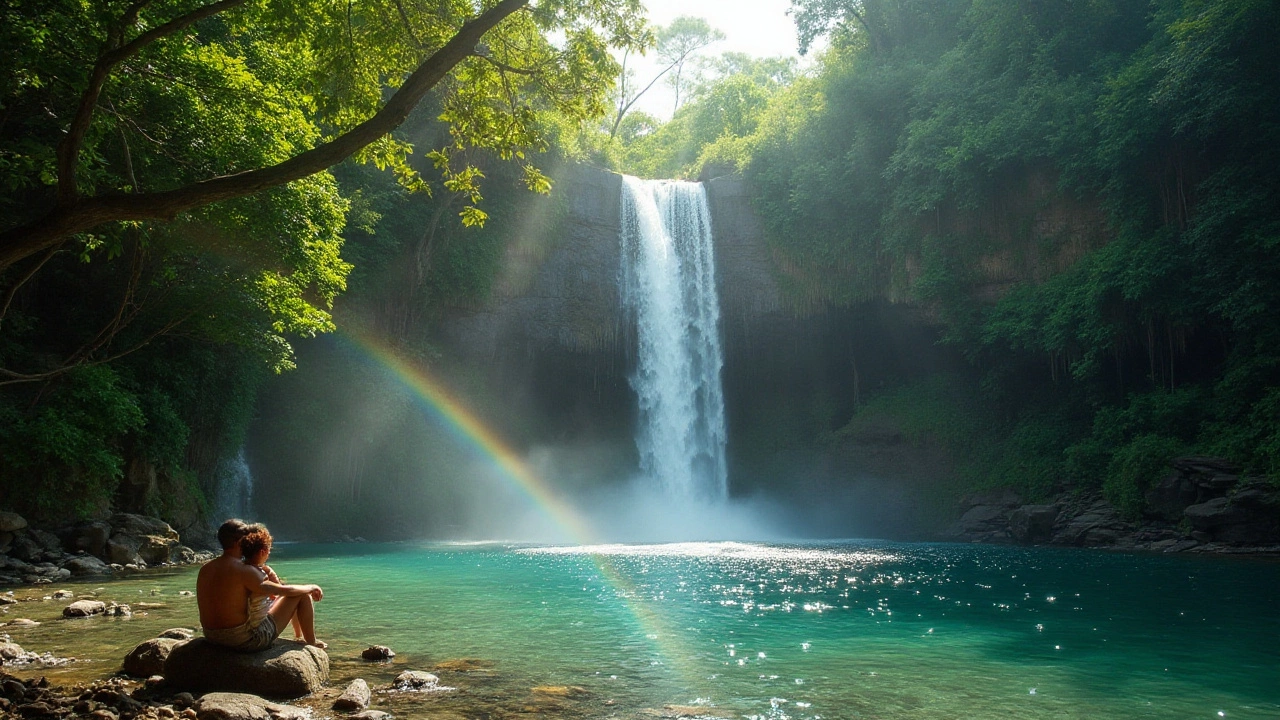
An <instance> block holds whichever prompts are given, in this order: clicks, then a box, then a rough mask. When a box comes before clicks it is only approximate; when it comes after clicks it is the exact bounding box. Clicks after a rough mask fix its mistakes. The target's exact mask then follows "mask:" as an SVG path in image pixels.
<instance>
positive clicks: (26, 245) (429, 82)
mask: <svg viewBox="0 0 1280 720" xmlns="http://www.w3.org/2000/svg"><path fill="white" fill-rule="evenodd" d="M235 2H243V0H223V2H221V3H215V4H214V5H211V6H207V7H208V8H212V7H215V6H219V5H223V4H224V3H226V4H230V3H235ZM528 3H529V0H502V2H499V3H498V4H497V5H494V6H493V7H491V8H489V9H488V10H486V11H485V12H484V13H482V14H481V15H479V16H478V17H476V18H475V19H473V20H471V21H470V22H467V23H466V24H464V25H463V26H462V27H461V28H460V29H459V30H458V32H457V34H455V35H454V36H453V37H452V38H450V39H449V42H447V43H445V44H444V46H443V47H441V48H440V49H439V50H437V51H436V52H435V53H433V54H432V55H431V56H430V57H428V58H427V59H426V60H424V61H423V62H422V64H420V65H419V66H418V67H417V69H415V70H414V71H413V73H412V74H410V75H409V77H408V78H407V79H406V80H405V82H404V84H403V85H401V86H400V88H399V89H398V90H397V91H396V92H395V94H393V95H392V96H391V98H390V99H389V100H388V101H387V103H386V104H385V105H383V107H382V109H381V110H379V111H378V112H376V113H374V115H373V117H371V118H369V119H368V120H365V121H364V122H362V123H360V124H359V125H357V126H355V127H354V128H352V129H351V130H348V131H347V132H345V133H343V134H342V135H339V136H338V137H336V138H334V139H333V140H330V141H329V142H326V143H324V144H322V145H319V146H317V147H315V148H312V149H310V150H307V151H305V152H302V153H300V154H298V155H296V156H294V157H292V158H290V159H288V160H285V161H284V162H282V163H279V164H278V165H272V166H268V167H264V168H259V169H257V170H250V171H247V172H242V173H238V174H235V175H225V176H222V177H216V178H211V179H209V180H202V181H200V182H196V183H192V184H191V185H187V186H185V187H181V188H177V189H174V190H167V191H162V192H152V193H137V194H129V195H123V194H121V195H103V196H95V197H90V198H83V199H82V198H78V197H75V196H72V197H71V198H69V199H68V200H66V201H65V202H63V203H61V204H59V206H57V207H55V208H54V209H53V210H52V211H50V212H49V213H47V214H46V215H44V216H43V217H41V218H40V219H38V220H36V221H34V222H32V223H29V224H27V225H23V226H20V227H17V228H13V229H11V230H7V231H5V232H3V233H0V271H3V270H4V269H6V268H8V267H10V266H11V265H13V264H14V263H15V262H18V261H19V260H21V259H23V258H25V257H28V256H30V255H32V254H34V253H37V252H40V251H41V250H46V249H48V248H50V247H55V246H57V245H59V244H61V243H62V242H63V241H64V240H65V239H66V238H67V237H68V236H70V235H74V234H76V233H79V232H84V231H85V230H89V229H91V228H94V227H96V226H98V225H102V224H104V223H109V222H117V221H121V220H172V219H173V218H174V217H176V216H177V215H179V214H180V213H183V212H186V211H188V210H192V209H194V208H198V207H203V206H205V205H209V204H212V203H216V202H221V201H223V200H231V199H234V198H241V197H245V196H248V195H253V194H254V193H257V192H261V191H262V190H266V189H268V188H272V187H277V186H280V185H284V184H286V183H290V182H293V181H294V180H300V179H302V178H304V177H307V176H308V175H313V174H315V173H317V172H320V171H321V170H325V169H327V168H330V167H332V166H334V165H336V164H338V163H339V162H342V161H343V160H345V159H346V158H347V157H349V156H351V155H352V154H353V153H355V152H357V151H359V150H360V149H362V148H364V147H365V146H367V145H369V144H370V143H373V142H374V141H376V140H377V139H378V138H381V137H382V136H384V135H386V134H387V133H389V132H391V131H392V130H394V129H396V128H397V127H399V125H400V124H401V123H402V122H404V120H405V118H407V117H408V116H409V113H410V112H411V111H412V110H413V108H414V107H415V106H416V105H417V104H418V102H419V101H420V100H421V99H422V98H423V97H424V96H425V95H426V94H427V92H429V91H430V90H431V89H432V88H433V87H435V86H436V84H438V83H439V82H440V81H441V80H442V79H444V77H445V75H447V74H448V73H449V71H450V70H452V69H453V68H454V66H456V65H457V64H458V63H459V62H461V61H462V60H464V59H465V58H467V57H468V56H470V55H471V54H472V52H473V50H474V48H475V45H476V43H477V42H479V40H480V38H481V37H482V36H483V35H484V34H485V33H486V32H488V31H489V30H491V29H492V28H493V27H494V26H495V25H497V24H498V23H499V22H501V21H502V20H504V19H505V18H507V17H508V16H509V15H511V14H512V13H514V12H516V11H517V10H519V9H521V8H523V7H525V6H526V5H527V4H528ZM209 14H212V13H209ZM174 22H177V21H174ZM188 24H189V23H188ZM161 27H165V26H161ZM160 29H161V28H156V29H155V30H153V31H152V32H151V33H148V35H150V34H154V33H156V32H158V31H159V30H160ZM143 37H145V35H144V36H143ZM152 39H154V38H152ZM140 40H142V37H139V39H138V40H135V41H134V42H133V43H130V45H129V46H126V48H128V47H130V46H132V45H134V43H137V42H139V41H140ZM126 48H121V51H120V52H123V51H124V50H125V49H126ZM133 52H136V50H134V51H133ZM104 57H105V56H104ZM124 57H127V55H125V56H124ZM114 62H119V60H115V61H114ZM100 64H101V61H100ZM98 90H99V91H100V90H101V85H100V84H99V86H98ZM87 95H88V92H87V91H86V96H87ZM93 95H94V97H95V100H96V96H97V92H95V93H93ZM91 112H92V107H90V113H91ZM82 136H83V133H82ZM78 144H79V143H78V142H77V143H75V145H76V146H78ZM68 147H70V145H68ZM60 149H61V148H60Z"/></svg>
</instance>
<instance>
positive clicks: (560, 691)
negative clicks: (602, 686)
mask: <svg viewBox="0 0 1280 720" xmlns="http://www.w3.org/2000/svg"><path fill="white" fill-rule="evenodd" d="M531 692H532V693H533V694H535V695H549V696H551V697H581V696H583V695H586V694H588V693H587V689H586V688H583V687H578V686H577V685H539V686H537V687H535V688H533V689H532V690H531Z"/></svg>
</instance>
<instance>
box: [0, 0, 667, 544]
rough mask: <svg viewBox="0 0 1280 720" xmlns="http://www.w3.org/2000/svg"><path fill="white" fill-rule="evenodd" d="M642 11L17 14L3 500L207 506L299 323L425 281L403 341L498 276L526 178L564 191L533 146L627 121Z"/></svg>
mask: <svg viewBox="0 0 1280 720" xmlns="http://www.w3.org/2000/svg"><path fill="white" fill-rule="evenodd" d="M639 12H640V6H639V3H638V2H636V0H550V1H546V2H539V3H536V5H535V6H533V7H530V3H528V2H527V0H504V1H503V2H497V3H494V2H485V3H481V4H477V3H473V2H468V1H464V0H386V1H383V0H375V1H374V2H368V3H359V4H355V5H352V4H351V3H345V2H331V1H330V0H281V1H278V2H277V1H273V2H257V1H253V0H221V1H220V2H216V3H214V2H203V3H202V2H198V1H196V0H155V1H153V2H131V1H126V0H109V1H105V2H92V3H86V2H79V1H78V0H56V1H55V2H39V3H37V2H18V3H9V4H7V5H6V6H5V9H4V10H0V19H2V20H3V22H0V47H3V50H0V187H3V188H4V193H3V195H0V210H2V211H3V215H4V218H5V220H4V222H3V225H0V506H3V507H6V508H12V509H15V510H18V511H20V512H25V513H28V514H30V515H32V516H33V517H34V518H35V519H48V520H63V519H66V518H67V517H68V516H73V515H85V514H90V513H94V512H99V511H102V510H104V509H105V508H106V507H108V505H111V504H113V505H114V506H115V507H116V508H117V509H129V510H147V511H152V512H157V513H160V514H162V515H163V516H165V517H166V518H167V519H171V520H173V521H174V522H175V523H177V524H179V525H185V524H187V523H189V522H191V521H193V520H194V519H195V517H194V516H197V515H199V513H200V510H201V508H202V507H203V506H204V504H205V503H206V502H207V500H206V498H207V497H209V496H211V493H212V492H213V491H214V490H215V489H216V488H215V486H216V483H217V468H218V466H219V463H220V461H222V460H223V459H225V458H226V457H228V456H229V455H231V454H234V452H235V451H236V449H237V448H238V447H239V446H240V445H241V444H242V442H243V438H244V434H245V431H246V427H247V424H248V422H249V420H250V419H251V418H252V417H253V414H254V407H255V400H256V397H257V393H258V389H259V386H260V385H261V381H262V379H263V378H264V377H265V376H266V375H267V374H268V373H269V371H271V370H274V371H276V372H281V371H285V370H289V369H292V368H293V367H294V366H295V359H294V350H293V347H292V343H293V342H294V341H295V340H296V339H297V338H309V337H313V336H316V335H317V334H321V333H327V332H331V331H333V330H334V329H335V327H336V326H335V321H334V315H333V313H334V311H335V310H334V308H335V305H334V304H335V301H336V299H337V298H338V296H339V295H340V294H341V293H342V292H343V291H344V290H345V289H346V288H347V283H348V280H349V279H351V280H354V281H358V282H369V283H374V282H383V281H385V280H386V279H387V272H384V271H387V270H388V269H395V270H397V271H404V272H403V273H401V274H400V275H398V276H397V277H395V278H393V280H394V282H391V283H390V286H391V287H393V288H396V289H398V290H399V291H401V292H402V297H399V298H397V297H394V296H386V297H382V298H380V300H385V301H386V302H385V303H384V304H385V305H386V306H387V307H390V308H392V310H391V311H388V312H386V313H383V314H381V315H380V316H378V317H376V318H371V319H372V320H374V321H375V325H374V327H377V328H379V329H385V330H391V329H392V328H394V329H395V330H396V331H397V332H398V333H399V334H405V333H406V332H407V331H408V330H409V329H412V328H413V323H415V322H417V319H418V317H419V316H420V315H421V314H422V313H423V312H424V308H427V307H429V306H430V303H431V302H432V301H438V300H440V299H442V298H446V297H448V298H461V297H466V296H474V295H477V294H481V293H483V292H484V291H485V290H486V288H487V287H488V284H489V283H491V282H492V281H493V277H494V275H495V268H496V266H497V258H498V257H499V256H500V252H501V245H500V241H498V240H486V239H484V238H497V237H505V236H502V235H501V231H502V228H503V226H504V225H509V224H510V222H509V217H510V215H511V214H512V213H514V212H517V211H518V210H519V209H520V208H521V207H522V205H521V202H520V201H517V200H516V199H515V198H516V195H515V193H514V192H513V191H514V190H515V189H516V188H518V189H519V192H520V193H527V192H528V191H534V192H537V193H546V192H547V191H548V190H549V189H550V179H549V177H548V176H547V174H545V173H544V171H543V169H541V168H539V167H538V165H537V164H536V163H538V162H541V159H540V158H539V155H540V154H542V153H544V152H545V151H546V150H548V149H549V148H550V147H551V146H552V145H553V144H560V145H563V146H565V147H576V145H575V143H579V142H580V141H581V140H582V138H581V133H580V132H579V130H578V128H579V126H580V125H581V123H582V121H583V120H584V119H597V118H600V117H602V116H603V115H604V114H605V113H606V111H607V107H606V103H607V93H608V92H609V90H610V89H611V87H612V85H613V79H614V77H615V76H616V74H617V71H618V64H617V62H616V61H615V60H614V59H613V57H612V55H611V53H610V48H612V47H638V46H639V44H641V43H643V42H645V41H647V39H648V36H647V35H646V34H645V33H644V32H643V25H642V21H641V17H640V15H639ZM482 38H483V42H481V40H482ZM424 98H425V100H423V99H424ZM419 101H422V103H421V105H422V107H421V108H420V110H419V112H418V114H417V115H415V116H413V117H412V118H411V117H410V115H411V111H413V110H414V108H415V106H418V105H419ZM406 119H409V121H410V122H409V125H408V126H406V127H405V128H404V129H402V130H400V131H398V132H397V133H396V134H389V133H390V131H392V130H393V129H395V128H397V127H398V126H400V125H401V123H402V122H404V121H405V120H406ZM575 151H576V150H575ZM584 152H585V151H584ZM563 155H564V153H556V154H553V155H550V156H547V157H550V158H552V159H554V160H555V161H556V162H558V159H559V158H561V157H563ZM347 158H351V162H350V163H349V164H348V165H345V166H343V167H342V168H341V169H340V170H338V171H336V172H332V173H331V172H330V171H329V170H328V168H330V167H331V166H334V165H337V164H339V163H340V162H342V161H344V160H345V159H347ZM374 168H376V171H375V170H374ZM486 175H489V176H491V177H490V179H489V180H487V181H486ZM482 189H483V190H484V192H485V193H486V194H490V195H491V197H489V198H483V197H482V192H481V191H482ZM482 201H483V203H482ZM491 216H492V218H491ZM424 219H426V220H427V226H428V227H430V228H431V230H430V232H428V233H426V234H425V235H424V234H423V233H422V232H421V227H422V225H421V224H420V223H422V221H423V220H424ZM490 219H492V220H493V222H492V224H493V225H494V226H495V228H494V232H493V233H489V234H484V233H480V232H479V231H478V230H477V231H476V233H475V234H477V236H478V237H480V238H481V239H480V240H479V241H477V242H475V243H461V242H454V241H453V239H454V238H457V237H461V236H462V230H463V228H464V227H465V228H469V229H476V228H479V227H480V226H482V225H484V224H485V221H486V220H490ZM393 228H394V230H393ZM415 228H416V229H415ZM411 236H412V238H411ZM344 241H345V242H347V247H346V249H344ZM406 247H409V250H410V251H411V252H409V256H408V258H407V259H408V260H409V261H410V262H406ZM344 255H345V257H344ZM353 260H354V261H356V262H357V263H361V264H362V265H361V267H360V269H359V270H358V271H356V272H355V273H354V274H353V264H352V261H353ZM370 304H371V303H366V304H365V307H368V306H369V305H370Z"/></svg>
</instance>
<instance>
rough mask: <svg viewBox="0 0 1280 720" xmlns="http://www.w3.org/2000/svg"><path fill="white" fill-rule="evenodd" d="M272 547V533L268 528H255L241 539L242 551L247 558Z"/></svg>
mask: <svg viewBox="0 0 1280 720" xmlns="http://www.w3.org/2000/svg"><path fill="white" fill-rule="evenodd" d="M270 549H271V533H269V532H267V529H266V528H258V529H254V530H253V531H252V532H250V533H249V534H248V535H245V536H244V539H242V540H241V541H240V552H241V553H243V554H244V558H245V560H246V561H247V560H249V559H250V558H253V557H256V556H257V555H258V553H260V552H262V551H263V550H270Z"/></svg>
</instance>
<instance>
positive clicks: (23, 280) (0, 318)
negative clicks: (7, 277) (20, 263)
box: [0, 245, 58, 326]
mask: <svg viewBox="0 0 1280 720" xmlns="http://www.w3.org/2000/svg"><path fill="white" fill-rule="evenodd" d="M57 252H58V248H57V246H56V245H55V246H54V247H51V248H49V251H48V252H46V253H45V254H44V257H42V258H40V262H38V263H36V264H35V265H32V266H31V268H30V269H28V270H27V271H26V272H25V273H23V275H22V277H20V278H18V280H17V282H15V283H14V284H13V286H12V287H10V288H9V289H8V290H6V291H5V293H4V302H3V303H0V326H2V324H3V322H4V316H5V315H7V314H8V313H9V305H10V304H12V303H13V298H14V297H15V296H16V295H17V294H18V289H19V288H21V287H22V286H23V285H26V284H27V281H28V280H30V279H31V278H32V277H34V276H35V274H36V273H37V272H39V271H40V268H42V267H44V264H45V263H47V262H49V258H51V257H53V256H54V254H56V253H57Z"/></svg>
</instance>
